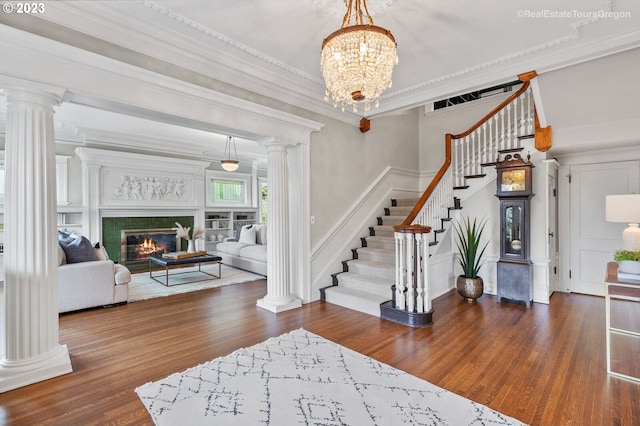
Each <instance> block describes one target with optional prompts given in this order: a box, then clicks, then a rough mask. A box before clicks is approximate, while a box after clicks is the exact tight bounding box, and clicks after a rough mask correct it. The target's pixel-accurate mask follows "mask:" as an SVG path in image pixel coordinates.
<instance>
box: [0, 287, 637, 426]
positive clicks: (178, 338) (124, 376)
mask: <svg viewBox="0 0 640 426" xmlns="http://www.w3.org/2000/svg"><path fill="white" fill-rule="evenodd" d="M265 293H266V281H264V280H261V281H256V282H251V283H244V284H238V285H231V286H227V287H221V288H216V289H211V290H203V291H200V292H194V293H188V294H183V295H177V296H171V297H165V298H160V299H153V300H147V301H143V302H136V303H131V304H128V305H123V306H118V307H112V308H106V309H97V310H92V311H86V312H79V313H73V314H69V315H63V316H62V317H61V318H60V341H61V343H63V344H66V345H67V346H68V348H69V352H70V354H71V361H72V364H73V368H74V372H73V373H71V374H68V375H65V376H62V377H57V378H54V379H51V380H48V381H45V382H41V383H37V384H34V385H31V386H27V387H24V388H21V389H16V390H14V391H10V392H6V393H4V394H0V423H2V424H10V425H116V424H117V425H127V424H132V425H151V424H152V421H151V418H150V417H149V415H148V414H147V412H146V410H145V408H144V407H143V405H142V403H141V402H140V400H139V399H138V397H137V395H136V394H135V393H134V389H135V388H136V387H138V386H140V385H142V384H144V383H146V382H149V381H154V380H158V379H161V378H164V377H166V376H168V375H170V374H172V373H175V372H179V371H182V370H185V369H187V368H189V367H192V366H195V365H197V364H200V363H203V362H206V361H209V360H211V359H213V358H216V357H218V356H222V355H226V354H228V353H230V352H232V351H233V350H235V349H238V348H240V347H246V346H251V345H253V344H256V343H258V342H261V341H263V340H266V339H267V338H269V337H273V336H278V335H280V334H282V333H285V332H288V331H291V330H294V329H297V328H300V327H303V328H305V329H306V330H308V331H311V332H313V333H316V334H319V335H321V336H323V337H325V338H327V339H329V340H332V341H334V342H337V343H339V344H342V345H344V346H346V347H349V348H351V349H353V350H356V351H358V352H361V353H363V354H365V355H368V356H370V357H372V358H375V359H377V360H379V361H382V362H384V363H387V364H390V365H392V366H395V367H397V368H399V369H401V370H404V371H407V372H408V373H410V374H413V375H415V376H418V377H421V378H423V379H425V380H428V381H430V382H431V383H433V384H435V385H438V386H441V387H443V388H445V389H448V390H450V391H453V392H455V393H457V394H459V395H462V396H464V397H466V398H469V399H472V400H474V401H477V402H479V403H482V404H485V405H487V406H489V407H491V408H493V409H495V410H498V411H500V412H502V413H504V414H507V415H509V416H513V417H515V418H517V419H519V420H521V421H523V422H526V423H530V424H535V425H634V424H635V425H640V383H634V382H630V381H626V380H623V379H617V378H612V377H609V376H608V375H607V374H606V358H605V333H604V324H605V320H604V299H602V298H598V297H591V296H583V295H576V294H564V293H559V294H555V295H554V296H553V297H552V299H551V304H550V305H548V306H547V305H542V304H534V305H533V307H532V308H529V309H527V308H525V307H524V306H520V305H514V304H509V303H497V302H496V298H495V297H493V296H487V295H485V296H482V297H481V298H480V299H478V303H476V304H469V303H466V302H464V301H463V300H462V298H460V296H458V294H457V293H455V292H451V293H448V294H446V295H445V296H443V297H441V298H439V299H437V300H435V301H434V309H435V313H434V325H433V326H430V327H426V328H421V329H412V328H409V327H405V326H402V325H399V324H396V323H393V322H389V321H385V320H381V319H379V318H376V317H371V316H369V315H365V314H361V313H359V312H356V311H352V310H349V309H345V308H341V307H338V306H335V305H331V304H328V303H324V302H314V303H310V304H307V305H304V306H303V307H302V308H300V309H296V310H292V311H287V312H283V313H280V314H277V315H276V314H273V313H271V312H268V311H265V310H263V309H260V308H258V307H256V300H257V299H259V298H261V297H262V296H264V294H265ZM630 318H631V319H632V320H633V318H635V320H634V321H636V323H637V322H638V318H640V312H635V313H634V315H632V316H630ZM629 358H630V359H631V360H632V361H631V362H633V359H635V360H636V362H637V360H638V359H640V354H639V353H638V352H637V349H636V351H635V354H634V356H632V357H629ZM185 420H187V419H185ZM185 424H188V422H187V423H185ZM355 426H361V425H355Z"/></svg>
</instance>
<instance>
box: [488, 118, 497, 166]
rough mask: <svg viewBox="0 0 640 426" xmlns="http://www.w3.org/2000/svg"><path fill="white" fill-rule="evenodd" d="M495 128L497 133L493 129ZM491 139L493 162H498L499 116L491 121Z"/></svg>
mask: <svg viewBox="0 0 640 426" xmlns="http://www.w3.org/2000/svg"><path fill="white" fill-rule="evenodd" d="M494 128H495V132H494V131H493V129H494ZM489 139H490V140H491V155H492V157H491V161H496V158H498V116H497V114H496V115H494V116H493V118H492V119H491V125H490V126H489Z"/></svg>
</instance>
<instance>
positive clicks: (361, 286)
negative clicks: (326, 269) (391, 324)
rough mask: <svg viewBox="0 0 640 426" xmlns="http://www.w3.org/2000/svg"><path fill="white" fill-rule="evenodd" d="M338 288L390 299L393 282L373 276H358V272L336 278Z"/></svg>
mask: <svg viewBox="0 0 640 426" xmlns="http://www.w3.org/2000/svg"><path fill="white" fill-rule="evenodd" d="M336 277H337V278H338V285H339V286H340V287H345V288H350V289H352V290H358V291H362V292H365V293H371V294H375V295H377V296H381V297H386V298H387V299H391V296H392V291H391V287H392V286H393V280H389V279H386V278H381V277H377V276H373V275H366V274H360V273H358V272H343V273H341V274H338V275H337V276H336Z"/></svg>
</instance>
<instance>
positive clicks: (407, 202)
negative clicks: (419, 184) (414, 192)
mask: <svg viewBox="0 0 640 426" xmlns="http://www.w3.org/2000/svg"><path fill="white" fill-rule="evenodd" d="M419 199H420V198H418V197H407V198H394V199H392V200H391V206H393V207H396V206H397V207H401V206H410V207H413V206H415V205H416V203H417V202H418V200H419Z"/></svg>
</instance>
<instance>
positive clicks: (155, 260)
mask: <svg viewBox="0 0 640 426" xmlns="http://www.w3.org/2000/svg"><path fill="white" fill-rule="evenodd" d="M221 261H222V258H221V257H220V256H215V255H213V254H204V255H202V256H195V257H187V258H184V259H167V258H163V257H160V256H149V277H150V278H151V279H152V280H154V281H157V282H159V283H160V284H163V285H165V286H167V287H169V286H170V284H169V277H170V276H171V277H173V276H176V275H181V274H195V273H197V272H198V273H201V274H205V275H206V276H207V277H206V278H202V279H197V280H190V281H184V282H180V283H176V284H171V285H180V284H187V283H195V282H198V281H205V280H207V279H209V278H208V277H214V278H221V277H222V263H221ZM203 263H217V264H218V275H213V274H210V273H208V272H205V271H203V270H202V264H203ZM153 264H156V265H160V266H163V267H164V272H165V279H164V282H162V281H161V280H159V279H158V278H157V276H156V277H154V276H153ZM177 265H198V270H197V271H186V272H176V273H174V274H171V275H169V268H170V267H172V266H177Z"/></svg>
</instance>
